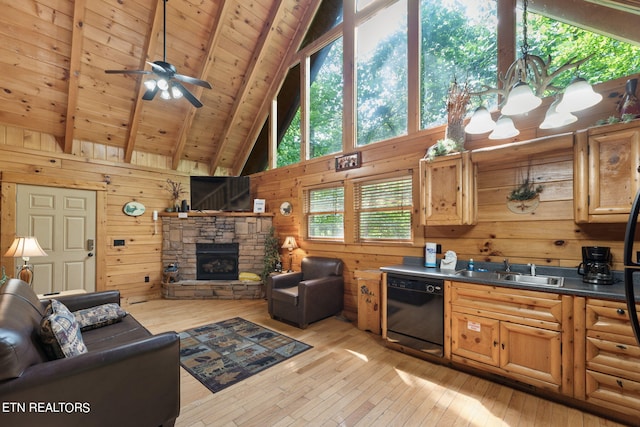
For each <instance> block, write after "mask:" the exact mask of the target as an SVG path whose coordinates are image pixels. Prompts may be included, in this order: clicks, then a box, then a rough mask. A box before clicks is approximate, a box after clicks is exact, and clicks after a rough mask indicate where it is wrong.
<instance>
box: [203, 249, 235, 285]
mask: <svg viewBox="0 0 640 427" xmlns="http://www.w3.org/2000/svg"><path fill="white" fill-rule="evenodd" d="M239 251H240V247H239V244H238V243H196V264H197V271H196V279H197V280H236V279H237V278H238V255H239Z"/></svg>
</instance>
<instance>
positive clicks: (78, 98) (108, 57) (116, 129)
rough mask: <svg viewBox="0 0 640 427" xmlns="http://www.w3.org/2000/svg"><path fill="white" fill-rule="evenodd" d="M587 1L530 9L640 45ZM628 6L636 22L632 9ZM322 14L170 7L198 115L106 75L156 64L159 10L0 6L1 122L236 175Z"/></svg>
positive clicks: (224, 4) (122, 0) (66, 142)
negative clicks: (203, 83)
mask: <svg viewBox="0 0 640 427" xmlns="http://www.w3.org/2000/svg"><path fill="white" fill-rule="evenodd" d="M500 1H505V2H509V1H513V2H516V0H500ZM594 1H597V2H599V3H605V4H606V1H610V2H611V1H612V0H606V1H605V0H531V1H530V3H531V9H532V10H534V11H540V12H542V13H544V14H547V15H549V16H556V17H558V19H562V20H565V21H568V22H572V21H573V22H583V23H586V24H587V25H586V26H588V27H591V28H596V29H598V28H599V29H601V30H605V31H604V32H605V33H607V32H608V33H610V34H616V33H618V36H621V38H622V39H629V40H635V41H636V42H637V40H638V39H640V37H638V36H637V34H638V26H637V25H636V20H637V15H634V14H633V13H622V12H620V10H617V9H613V8H607V7H602V6H600V5H596V4H594V3H593V2H594ZM517 2H520V0H517ZM626 3H632V4H631V8H635V9H636V10H635V11H637V7H635V5H636V4H637V2H636V1H633V2H629V1H627V2H626ZM319 4H320V0H226V1H225V0H169V1H168V2H167V4H166V6H167V23H166V24H167V25H166V26H167V28H166V31H167V51H166V56H167V61H168V62H170V63H172V64H173V65H175V66H176V67H177V72H178V73H180V74H183V75H187V76H193V77H196V78H200V79H203V80H207V81H208V82H209V83H211V84H212V85H213V89H212V90H208V89H202V88H200V87H197V86H193V85H189V84H185V86H186V87H187V88H188V89H189V90H191V91H192V92H193V93H194V94H195V95H196V97H198V98H199V99H200V100H201V101H202V103H203V104H204V106H203V107H202V108H199V109H196V108H193V107H192V106H191V104H190V103H189V102H188V101H187V100H186V99H184V98H183V99H178V100H171V101H164V100H161V99H159V97H158V96H157V97H156V99H154V100H153V101H142V100H141V95H142V94H143V93H144V86H143V85H142V82H143V81H144V80H145V76H140V75H122V74H106V73H105V72H104V70H107V69H112V70H113V69H131V70H133V69H147V70H149V69H150V67H149V65H147V64H146V61H156V60H162V58H163V38H162V34H163V13H162V12H163V0H75V1H74V0H0V6H1V10H2V13H1V14H0V72H1V73H2V74H1V75H2V78H1V79H0V89H1V90H0V101H1V102H0V123H3V124H7V125H11V126H17V127H21V128H25V129H30V130H34V131H38V132H44V133H48V134H51V135H54V136H55V137H56V139H57V141H58V143H59V145H60V147H61V149H62V150H63V151H64V152H66V153H71V152H72V148H73V143H74V140H75V141H78V140H80V141H91V142H95V143H99V144H105V145H107V146H109V147H113V148H114V149H115V150H116V151H118V152H119V153H120V154H119V157H120V158H121V159H122V160H124V161H125V162H130V161H131V159H132V156H133V155H134V152H135V153H152V154H155V155H160V156H166V158H168V159H170V162H168V163H169V164H170V165H172V167H173V168H174V169H175V168H177V167H178V164H179V163H180V160H190V161H193V162H198V163H199V164H204V165H206V167H207V168H208V172H209V173H210V174H238V173H240V172H241V171H242V168H243V166H244V164H245V162H246V160H247V158H248V157H249V155H250V153H251V150H252V148H253V146H254V142H255V140H256V138H257V135H258V134H259V133H260V130H261V129H262V127H263V125H264V121H265V118H266V116H267V114H268V111H269V104H270V102H271V99H273V96H274V95H275V93H276V91H277V89H278V85H279V84H280V82H281V80H282V78H283V77H284V75H285V73H286V71H287V69H286V67H287V66H288V65H289V63H290V58H291V57H292V56H293V55H294V54H295V51H296V49H297V48H298V46H299V43H300V40H301V38H302V37H303V36H304V33H305V29H306V28H307V27H308V25H309V23H310V22H311V20H312V18H313V15H314V13H315V11H316V9H317V8H318V7H319ZM594 8H597V10H596V9H594ZM603 10H605V13H601V12H602V11H603ZM632 12H633V10H632ZM612 14H618V16H615V17H614V16H612ZM607 27H608V28H607Z"/></svg>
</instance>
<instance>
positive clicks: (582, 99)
mask: <svg viewBox="0 0 640 427" xmlns="http://www.w3.org/2000/svg"><path fill="white" fill-rule="evenodd" d="M600 101H602V95H600V94H599V93H597V92H594V90H593V88H592V87H591V85H590V84H589V82H587V81H586V80H585V79H583V78H582V77H576V78H575V79H573V81H572V82H571V84H570V85H569V86H567V88H566V89H565V91H564V95H563V96H562V101H560V103H559V104H558V106H557V107H556V110H557V111H558V112H559V113H573V112H574V111H580V110H584V109H586V108H589V107H593V106H594V105H596V104H597V103H598V102H600Z"/></svg>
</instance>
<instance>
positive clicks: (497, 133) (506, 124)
mask: <svg viewBox="0 0 640 427" xmlns="http://www.w3.org/2000/svg"><path fill="white" fill-rule="evenodd" d="M518 135H520V131H519V130H518V129H516V127H515V125H514V124H513V120H512V119H511V117H508V116H500V118H499V119H498V120H497V121H496V128H495V129H494V130H493V132H491V133H490V134H489V139H505V138H513V137H514V136H518Z"/></svg>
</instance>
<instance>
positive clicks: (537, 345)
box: [450, 282, 573, 395]
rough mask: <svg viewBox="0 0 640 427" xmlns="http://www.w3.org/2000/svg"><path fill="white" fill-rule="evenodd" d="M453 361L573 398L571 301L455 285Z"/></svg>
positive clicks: (479, 286)
mask: <svg viewBox="0 0 640 427" xmlns="http://www.w3.org/2000/svg"><path fill="white" fill-rule="evenodd" d="M450 310H451V315H450V317H451V359H452V360H453V361H454V362H458V363H462V364H466V365H468V366H472V367H475V368H479V369H482V370H485V371H489V372H492V373H495V374H499V375H502V376H505V377H508V378H512V379H515V380H518V381H520V382H523V383H527V384H531V385H534V386H537V387H540V388H543V389H546V390H551V391H554V392H559V393H563V394H568V395H572V394H573V389H572V384H573V383H572V376H573V372H572V370H571V369H569V370H563V369H562V367H563V365H565V366H572V364H571V361H572V357H573V354H572V352H571V351H566V352H563V345H564V346H565V348H570V345H569V344H570V343H571V342H572V341H571V340H572V322H571V316H572V311H573V310H572V297H570V296H562V295H558V294H555V293H547V292H538V291H529V290H521V289H513V288H504V287H496V286H490V285H477V284H472V283H463V282H451V306H450Z"/></svg>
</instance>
